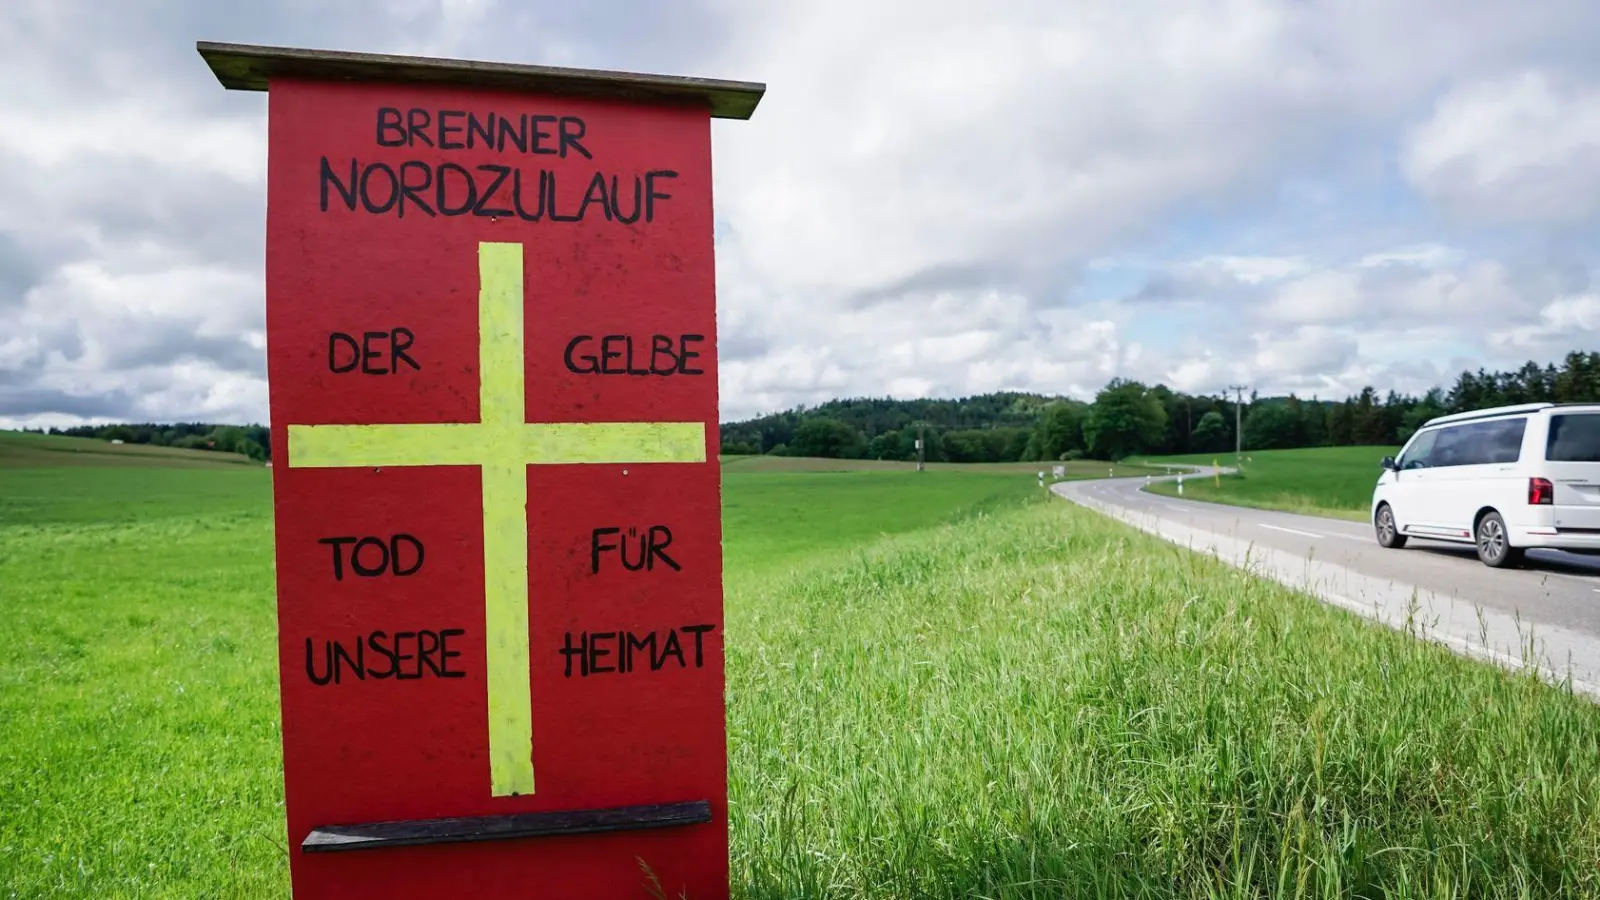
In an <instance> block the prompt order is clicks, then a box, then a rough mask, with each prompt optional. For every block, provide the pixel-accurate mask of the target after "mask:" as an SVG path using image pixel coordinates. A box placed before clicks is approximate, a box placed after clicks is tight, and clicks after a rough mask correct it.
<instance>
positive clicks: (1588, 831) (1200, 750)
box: [0, 467, 1600, 900]
mask: <svg viewBox="0 0 1600 900" xmlns="http://www.w3.org/2000/svg"><path fill="white" fill-rule="evenodd" d="M90 471H93V470H89V469H80V470H74V471H73V472H71V473H65V474H64V470H48V469H46V470H34V469H24V468H9V469H0V497H5V498H16V497H22V498H32V499H30V500H27V501H26V502H20V503H14V504H12V505H8V506H6V507H4V508H0V612H3V613H4V615H0V639H3V640H4V643H5V645H6V646H10V647H12V648H13V650H12V652H11V653H10V654H9V655H8V656H7V658H6V659H5V660H4V662H0V723H4V726H3V728H0V897H7V898H10V897H16V898H29V900H32V898H68V897H70V898H80V897H95V898H97V900H113V898H185V900H187V898H213V897H215V898H224V897H225V898H233V897H246V898H258V897H262V898H282V897H285V896H286V895H287V887H286V885H287V865H286V856H285V848H284V844H285V836H284V833H283V829H282V813H283V810H282V791H281V784H280V781H279V777H280V772H279V764H280V756H279V752H280V751H279V737H278V728H277V685H276V661H275V642H274V626H273V602H274V601H273V587H272V568H271V566H272V540H271V516H270V502H269V493H268V491H269V475H270V473H269V472H268V471H267V470H265V469H260V468H250V469H245V468H242V467H241V468H237V469H232V470H228V469H211V468H206V469H188V470H171V471H165V472H162V471H160V470H155V469H145V470H139V471H137V472H135V470H132V469H119V470H115V471H109V470H100V471H95V472H94V474H93V475H92V476H91V477H88V478H84V477H77V476H79V475H82V474H84V473H87V472H90ZM158 474H159V477H158V478H157V480H156V481H153V482H148V484H149V485H150V486H149V488H148V490H149V491H150V492H151V493H150V494H149V496H145V495H142V494H141V491H142V490H145V489H143V488H140V487H138V486H136V485H131V484H130V483H129V481H130V480H131V479H132V478H134V477H138V478H144V477H146V476H151V475H158ZM168 475H170V476H171V478H172V479H175V480H168V479H167V476H168ZM185 491H187V492H188V494H187V495H185V493H184V492H185ZM724 493H725V503H726V515H725V520H726V522H727V527H726V556H727V560H728V584H729V591H728V598H727V606H728V647H729V650H728V686H729V688H728V696H729V712H728V716H729V721H728V728H729V749H730V792H731V796H730V800H731V809H732V815H733V819H732V822H731V826H732V847H731V856H732V873H733V882H734V890H735V895H736V896H738V897H744V898H798V897H815V898H820V897H830V898H831V897H839V898H845V897H869V898H906V897H992V898H1000V897H1006V898H1013V897H1051V898H1056V897H1148V898H1157V897H1161V898H1165V897H1183V898H1203V897H1263V896H1274V897H1307V898H1310V897H1318V898H1321V897H1351V898H1354V897H1380V896H1382V897H1397V898H1398V897H1405V898H1443V897H1554V896H1561V897H1600V709H1597V708H1596V707H1594V706H1593V705H1591V704H1589V703H1587V702H1585V701H1582V700H1580V699H1576V698H1574V697H1572V696H1571V695H1570V694H1568V693H1566V692H1563V691H1561V690H1558V689H1553V688H1549V687H1546V686H1544V685H1541V684H1539V683H1538V682H1536V681H1533V680H1531V679H1530V678H1525V677H1516V676H1511V675H1507V674H1505V673H1503V672H1501V671H1500V670H1498V669H1493V668H1490V667H1487V666H1483V665H1480V664H1477V663H1472V662H1468V661H1465V660H1463V659H1460V658H1458V657H1456V656H1453V655H1451V654H1449V653H1448V652H1446V651H1444V650H1442V649H1439V648H1437V647H1435V646H1434V645H1431V644H1427V643H1423V642H1419V641H1415V640H1412V639H1410V638H1408V637H1407V636H1405V635H1402V634H1398V633H1394V632H1390V631H1387V630H1383V629H1381V628H1380V627H1378V626H1375V625H1372V624H1370V623H1367V622H1365V621H1364V620H1359V619H1357V618H1356V617H1353V616H1350V615H1347V614H1344V613H1342V612H1339V611H1336V610H1332V609H1329V608H1326V607H1323V606H1321V605H1318V604H1316V603H1314V602H1312V601H1310V600H1308V599H1306V598H1304V597H1302V596H1300V595H1297V594H1295V593H1293V592H1290V591H1287V590H1285V589H1282V588H1280V587H1277V586H1274V585H1271V584H1268V583H1264V582H1260V581H1257V580H1254V579H1251V578H1247V577H1245V576H1244V575H1242V574H1240V573H1238V572H1236V571H1234V570H1231V569H1227V568H1225V567H1224V566H1222V565H1221V564H1220V563H1217V562H1215V561H1211V560H1208V559H1206V558H1204V557H1201V556H1198V555H1194V554H1190V553H1188V552H1186V551H1182V550H1180V549H1178V548H1175V547H1172V546H1170V545H1167V544H1163V543H1159V542H1157V541H1155V540H1154V539H1152V538H1148V537H1146V536H1144V535H1141V534H1139V533H1136V532H1134V531H1133V530H1131V529H1129V528H1125V527H1123V526H1121V525H1118V524H1114V523H1111V522H1108V521H1107V520H1105V519H1103V518H1100V517H1098V516H1096V515H1094V514H1092V513H1089V512H1086V511H1083V510H1081V509H1078V508H1076V507H1073V506H1070V505H1068V504H1065V503H1060V502H1054V501H1046V500H1045V499H1044V496H1043V493H1042V492H1040V491H1039V490H1038V489H1037V487H1036V486H1035V484H1034V481H1033V479H1032V478H1031V477H1027V476H1021V477H1019V476H1004V475H1001V474H997V473H970V474H968V473H947V472H928V473H923V474H922V475H915V474H911V475H906V474H903V473H892V472H890V473H882V472H865V473H861V472H857V473H840V474H827V473H781V472H780V473H771V472H751V473H740V472H738V471H737V470H736V469H733V468H730V469H729V471H728V472H727V477H726V479H725V491H724ZM185 496H188V497H189V498H191V499H190V501H189V502H184V499H183V498H184V497H185ZM828 510H832V511H834V514H833V515H828V514H826V511H828ZM645 896H647V894H646V893H645V891H644V890H643V888H642V887H641V891H640V897H641V898H643V897H645Z"/></svg>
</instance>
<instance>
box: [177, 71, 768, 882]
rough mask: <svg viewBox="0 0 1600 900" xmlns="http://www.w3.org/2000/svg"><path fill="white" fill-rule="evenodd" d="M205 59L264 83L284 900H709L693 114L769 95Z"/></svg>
mask: <svg viewBox="0 0 1600 900" xmlns="http://www.w3.org/2000/svg"><path fill="white" fill-rule="evenodd" d="M197 49H198V51H199V52H200V54H201V56H202V57H203V58H204V59H205V61H206V63H207V64H208V65H209V66H210V67H211V70H212V72H213V73H214V74H215V75H216V77H217V78H218V80H219V81H220V82H221V83H222V84H223V86H224V87H226V88H229V89H234V90H250V91H267V93H268V97H267V106H268V112H269V117H268V123H269V124H268V159H267V172H268V181H267V184H268V188H267V245H266V321H267V375H268V385H269V402H270V407H271V432H272V456H273V459H274V461H276V462H277V463H278V465H276V466H275V467H274V468H273V470H272V471H273V492H274V524H275V539H276V549H275V552H276V567H277V591H278V606H277V613H278V634H279V646H278V654H279V682H280V696H281V701H282V716H283V769H284V786H285V798H286V806H287V828H288V839H289V850H290V853H289V864H290V877H291V883H292V890H293V894H294V896H295V897H296V898H297V900H305V898H322V897H384V898H390V900H407V898H424V897H426V898H433V897H444V896H450V897H457V896H459V897H473V898H483V900H494V898H512V897H516V898H524V897H530V896H533V897H576V896H583V897H586V898H621V897H634V896H639V895H640V893H641V891H642V890H645V888H646V885H647V884H648V882H647V880H646V879H647V876H646V873H645V871H644V870H643V868H642V866H641V863H642V864H643V866H645V867H648V868H649V870H650V873H652V874H653V875H654V876H655V878H657V879H659V882H660V886H661V889H662V890H664V891H665V892H666V893H667V894H669V895H672V896H677V895H678V894H680V893H687V894H688V896H691V897H705V898H726V897H727V896H728V892H729V885H728V852H727V851H728V845H727V839H728V832H727V823H728V808H727V750H726V720H725V709H724V700H723V688H724V661H723V634H722V625H723V608H722V555H721V498H720V490H721V478H720V472H719V470H718V466H717V450H718V446H717V442H718V428H717V422H718V415H717V402H718V401H717V347H716V301H715V270H714V265H713V256H712V249H713V237H712V222H713V216H712V202H711V122H710V120H711V119H712V118H714V117H715V118H733V119H746V118H749V117H750V115H751V114H752V113H753V112H754V109H755V106H756V104H757V103H758V102H759V100H760V98H761V95H762V93H763V91H764V87H763V86H762V85H758V84H746V83H741V82H722V81H711V80H706V79H689V78H673V77H665V76H654V75H633V74H626V73H613V72H593V71H584V70H573V69H554V68H547V67H538V66H522V65H507V64H499V63H483V62H471V61H457V60H438V59H423V58H417V57H396V56H378V55H372V54H357V53H336V52H326V51H316V50H295V49H288V48H276V47H255V46H244V45H233V44H212V43H207V42H201V43H200V44H199V45H198V46H197ZM352 851H361V852H352Z"/></svg>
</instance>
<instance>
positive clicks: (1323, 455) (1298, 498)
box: [1140, 447, 1400, 522]
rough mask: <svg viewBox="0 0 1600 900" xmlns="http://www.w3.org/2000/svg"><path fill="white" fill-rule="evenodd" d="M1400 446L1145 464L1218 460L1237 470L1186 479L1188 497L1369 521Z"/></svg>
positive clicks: (1163, 488) (1164, 487)
mask: <svg viewBox="0 0 1600 900" xmlns="http://www.w3.org/2000/svg"><path fill="white" fill-rule="evenodd" d="M1399 450H1400V448H1398V447H1316V448H1312V449H1306V450H1252V451H1250V452H1248V453H1246V454H1244V459H1243V460H1242V462H1236V461H1235V457H1234V455H1233V454H1232V453H1220V454H1219V453H1211V454H1200V455H1195V456H1162V457H1155V458H1152V459H1147V460H1140V462H1141V463H1143V464H1145V465H1149V466H1157V467H1159V466H1162V465H1165V464H1184V463H1187V464H1190V465H1196V466H1210V465H1211V464H1212V462H1213V461H1216V462H1218V463H1220V464H1221V465H1222V466H1223V467H1225V468H1238V470H1239V471H1238V473H1237V474H1232V475H1223V476H1222V477H1221V478H1216V479H1213V478H1210V477H1205V478H1185V479H1184V483H1183V497H1184V499H1186V500H1204V501H1209V502H1212V503H1227V504H1231V505H1234V506H1249V507H1255V508H1257V509H1276V510H1282V511H1283V512H1292V513H1303V514H1305V515H1312V516H1330V517H1333V518H1338V519H1352V520H1355V521H1360V522H1364V521H1366V520H1367V516H1368V512H1369V509H1370V507H1371V504H1372V488H1373V485H1375V484H1376V483H1377V481H1378V476H1379V475H1380V474H1382V470H1381V469H1380V468H1379V467H1378V463H1379V461H1381V460H1382V459H1383V458H1384V457H1385V456H1393V455H1394V454H1396V453H1398V452H1399ZM1150 490H1151V491H1152V492H1154V493H1158V494H1166V495H1168V496H1173V497H1176V496H1178V486H1177V484H1176V483H1173V482H1157V483H1155V484H1152V485H1151V486H1150Z"/></svg>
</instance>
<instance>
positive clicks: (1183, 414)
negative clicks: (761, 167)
mask: <svg viewBox="0 0 1600 900" xmlns="http://www.w3.org/2000/svg"><path fill="white" fill-rule="evenodd" d="M1538 402H1555V403H1578V402H1582V403H1591V402H1600V353H1586V352H1573V353H1569V354H1568V355H1567V357H1566V359H1565V360H1563V361H1562V363H1561V365H1559V366H1557V365H1554V364H1550V365H1545V366H1542V367H1541V366H1540V365H1538V364H1537V363H1533V362H1529V363H1527V364H1525V365H1524V366H1522V367H1521V368H1519V369H1515V370H1512V371H1506V372H1488V371H1485V370H1483V369H1479V370H1478V371H1476V372H1462V373H1461V374H1460V376H1459V377H1457V379H1456V382H1455V384H1454V386H1452V387H1450V388H1449V389H1445V388H1434V389H1433V390H1430V391H1428V392H1427V393H1425V394H1423V395H1422V396H1420V397H1417V396H1411V395H1406V394H1399V393H1397V392H1395V391H1393V390H1391V391H1389V392H1387V393H1386V394H1384V395H1382V396H1380V395H1379V394H1378V392H1377V390H1376V389H1374V388H1372V387H1365V388H1363V389H1362V390H1361V392H1360V393H1358V394H1357V395H1355V396H1353V397H1347V398H1345V399H1344V400H1342V401H1332V400H1320V399H1318V398H1316V397H1312V398H1310V399H1303V398H1300V397H1297V396H1295V395H1292V394H1291V395H1290V396H1288V397H1267V398H1262V397H1257V396H1256V395H1254V394H1252V395H1251V396H1250V397H1249V398H1248V399H1247V400H1246V401H1245V403H1244V406H1243V409H1239V408H1238V404H1236V403H1235V402H1234V401H1233V399H1232V398H1229V397H1227V396H1220V395H1219V396H1201V395H1190V394H1185V393H1182V392H1180V391H1174V390H1171V389H1169V388H1168V387H1166V386H1165V385H1160V384H1157V385H1154V386H1148V385H1145V384H1143V383H1141V382H1138V381H1129V380H1124V379H1120V378H1119V379H1115V380H1113V381H1112V382H1111V383H1110V384H1108V385H1106V386H1105V388H1104V389H1102V390H1101V391H1100V392H1099V393H1098V394H1097V395H1096V396H1095V398H1094V401H1093V402H1092V403H1084V402H1081V401H1078V400H1073V399H1069V398H1061V397H1049V396H1042V395H1038V394H1026V393H995V394H983V395H979V396H975V397H966V398H962V399H959V400H891V399H887V398H882V399H879V398H866V399H851V400H834V401H830V402H828V403H824V404H822V405H820V406H817V407H814V408H810V409H807V408H805V407H799V408H796V409H793V410H789V411H786V412H780V413H774V414H771V415H766V416H760V417H758V418H754V419H749V420H746V421H742V422H731V423H728V424H725V425H723V426H722V452H723V453H724V454H725V455H736V454H743V455H755V454H771V455H779V456H783V455H788V456H824V457H835V458H846V459H855V458H866V459H892V460H914V459H916V458H917V451H916V438H917V433H918V426H919V425H920V426H921V428H922V432H923V436H924V440H925V441H926V447H925V450H924V453H925V456H924V458H925V459H927V460H928V461H930V462H1012V461H1024V460H1039V461H1048V460H1063V459H1079V458H1089V459H1111V460H1115V459H1123V458H1126V457H1129V456H1143V455H1149V456H1155V455H1168V454H1184V453H1222V452H1226V451H1231V450H1233V448H1234V446H1235V440H1236V439H1235V434H1234V428H1235V424H1234V423H1235V421H1242V422H1243V435H1242V438H1243V440H1242V441H1241V442H1240V443H1242V446H1243V449H1245V450H1269V449H1293V448H1298V447H1329V446H1355V445H1376V446H1390V445H1396V444H1400V443H1403V442H1404V441H1405V440H1406V439H1407V438H1409V437H1410V436H1411V435H1412V433H1414V432H1415V431H1416V430H1417V428H1419V427H1420V426H1421V425H1422V423H1424V422H1426V421H1427V420H1429V419H1431V418H1433V417H1435V416H1441V415H1446V414H1448V413H1455V412H1465V411H1467V410H1472V409H1482V408H1484V407H1489V406H1503V405H1509V404H1515V403H1538Z"/></svg>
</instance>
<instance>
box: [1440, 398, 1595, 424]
mask: <svg viewBox="0 0 1600 900" xmlns="http://www.w3.org/2000/svg"><path fill="white" fill-rule="evenodd" d="M1573 407H1579V408H1586V409H1589V410H1593V411H1595V412H1600V403H1518V404H1515V405H1513V406H1491V407H1489V408H1488V409H1473V410H1468V411H1467V412H1459V413H1452V414H1451V415H1448V416H1435V417H1434V418H1432V419H1429V420H1428V421H1426V422H1423V423H1422V427H1423V428H1428V427H1431V426H1433V425H1447V424H1450V423H1452V422H1470V421H1474V420H1477V419H1497V418H1499V417H1501V416H1515V415H1526V414H1528V413H1537V412H1544V411H1545V410H1555V409H1571V408H1573Z"/></svg>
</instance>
